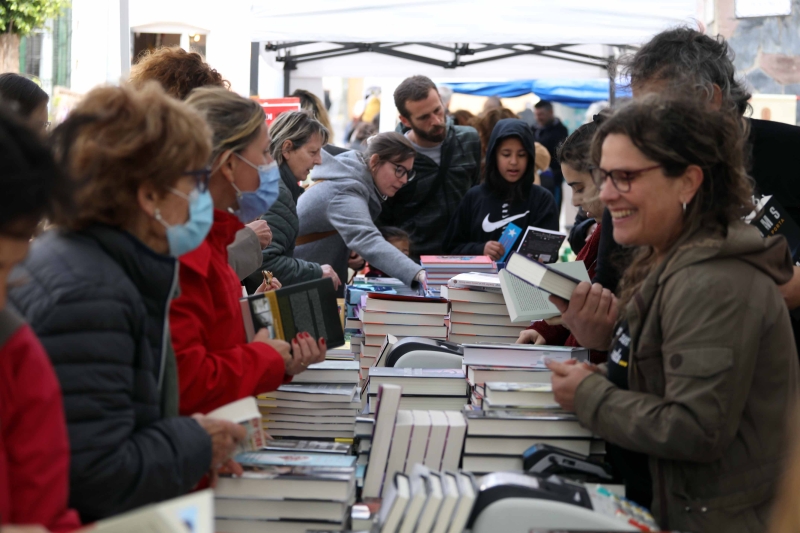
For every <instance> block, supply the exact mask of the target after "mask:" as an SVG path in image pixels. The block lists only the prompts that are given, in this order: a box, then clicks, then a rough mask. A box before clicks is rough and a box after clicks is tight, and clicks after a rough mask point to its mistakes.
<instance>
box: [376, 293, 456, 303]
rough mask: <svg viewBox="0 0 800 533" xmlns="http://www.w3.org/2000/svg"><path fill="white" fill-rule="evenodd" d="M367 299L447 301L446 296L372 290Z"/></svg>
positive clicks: (423, 301)
mask: <svg viewBox="0 0 800 533" xmlns="http://www.w3.org/2000/svg"><path fill="white" fill-rule="evenodd" d="M367 300H388V301H392V302H417V303H444V304H446V303H447V300H445V299H444V298H438V297H433V296H405V295H401V294H384V293H377V292H371V293H369V294H367Z"/></svg>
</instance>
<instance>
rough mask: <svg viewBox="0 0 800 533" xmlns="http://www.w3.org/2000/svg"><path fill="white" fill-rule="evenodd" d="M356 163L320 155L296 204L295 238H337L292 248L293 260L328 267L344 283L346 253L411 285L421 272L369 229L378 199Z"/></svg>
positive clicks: (353, 156) (355, 158) (349, 156)
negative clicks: (297, 227)
mask: <svg viewBox="0 0 800 533" xmlns="http://www.w3.org/2000/svg"><path fill="white" fill-rule="evenodd" d="M362 157H363V156H362V155H361V154H360V153H359V152H356V151H349V152H343V153H341V154H339V155H337V156H335V157H334V156H332V155H330V154H329V153H327V152H326V151H324V150H323V151H322V164H321V165H319V166H317V167H316V168H314V170H313V171H312V173H311V178H312V179H313V180H314V181H316V183H315V184H314V185H313V186H312V187H309V188H308V190H306V192H304V193H303V194H302V195H301V196H300V198H299V199H298V201H297V217H298V218H299V219H300V233H299V235H308V234H310V233H321V232H326V231H331V230H336V232H337V234H336V235H331V236H330V237H326V238H324V239H320V240H318V241H315V242H311V243H308V244H304V245H302V246H298V247H297V248H295V252H294V255H295V257H297V258H300V259H304V260H306V261H312V262H315V263H322V264H329V265H331V266H332V267H333V269H334V270H335V271H336V274H337V275H338V276H339V278H340V279H341V280H342V281H343V282H345V281H346V279H347V259H348V256H349V250H353V251H355V252H357V253H358V254H359V255H360V256H361V257H363V258H364V259H366V260H367V261H368V262H369V264H370V265H371V266H374V267H375V268H377V269H379V270H382V271H383V272H385V273H386V274H387V275H389V276H392V277H395V278H397V279H399V280H401V281H402V282H403V283H406V284H407V285H411V283H412V281H413V279H414V276H416V275H417V272H419V271H420V270H421V269H422V268H421V267H420V266H419V265H418V264H416V263H415V262H414V261H412V260H411V259H409V258H408V257H406V256H405V254H403V253H402V252H401V251H400V250H398V249H397V248H395V247H394V246H393V245H392V244H390V243H389V242H387V241H386V240H385V239H384V238H383V236H382V235H381V233H380V231H378V228H377V227H376V226H375V222H374V221H375V219H377V218H378V215H380V213H381V208H382V205H383V201H384V197H383V196H381V194H380V193H379V192H378V189H377V188H376V187H375V182H374V181H373V179H372V174H371V173H370V171H369V168H368V167H367V164H366V161H364V160H363V158H362Z"/></svg>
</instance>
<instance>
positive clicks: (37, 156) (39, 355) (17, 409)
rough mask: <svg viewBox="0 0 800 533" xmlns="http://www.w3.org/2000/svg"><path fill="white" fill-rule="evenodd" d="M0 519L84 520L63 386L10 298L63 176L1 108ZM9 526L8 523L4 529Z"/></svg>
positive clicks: (66, 526) (59, 523) (60, 524)
mask: <svg viewBox="0 0 800 533" xmlns="http://www.w3.org/2000/svg"><path fill="white" fill-rule="evenodd" d="M0 154H2V155H0V166H2V168H3V172H2V173H0V190H2V191H3V194H2V195H0V526H2V525H5V524H20V525H22V524H29V525H34V524H36V525H39V526H42V527H45V528H47V529H50V530H52V531H56V532H60V531H71V530H73V529H77V528H78V527H79V526H80V521H79V519H78V515H77V513H75V511H72V510H70V509H69V508H68V507H67V496H68V491H69V457H70V455H69V442H68V440H67V427H66V422H65V420H64V408H63V406H62V403H61V388H60V387H59V384H58V379H57V378H56V375H55V372H54V371H53V367H52V366H51V365H50V360H49V359H48V357H47V354H46V353H45V351H44V348H42V345H41V344H40V343H39V341H38V339H37V338H36V335H34V333H33V331H32V330H31V328H30V327H28V325H27V324H25V322H23V320H22V319H21V318H20V317H19V316H18V315H17V314H16V313H15V312H14V311H12V310H11V309H10V307H8V306H7V305H6V300H7V285H8V276H9V273H10V272H11V269H12V268H13V267H14V265H16V264H17V263H19V262H21V261H22V260H23V259H24V258H25V256H26V255H27V253H28V247H29V244H30V238H31V236H32V235H33V232H34V230H35V229H36V225H37V223H38V222H39V220H40V219H41V218H42V216H44V215H47V214H49V213H48V212H49V211H50V207H51V205H52V204H53V202H54V199H55V198H57V197H60V196H65V194H64V193H63V192H61V191H63V186H64V181H63V178H62V177H61V174H60V173H59V172H58V168H57V167H56V164H55V162H54V161H53V158H52V156H51V155H50V153H49V152H48V150H47V149H46V148H45V147H44V146H42V145H41V144H40V143H39V141H38V140H37V138H36V136H35V135H34V133H33V132H31V131H29V130H28V129H27V128H25V127H23V126H21V125H20V124H17V123H16V122H15V121H14V120H12V119H10V118H9V117H8V116H6V115H5V114H4V113H0ZM2 529H3V531H5V528H2Z"/></svg>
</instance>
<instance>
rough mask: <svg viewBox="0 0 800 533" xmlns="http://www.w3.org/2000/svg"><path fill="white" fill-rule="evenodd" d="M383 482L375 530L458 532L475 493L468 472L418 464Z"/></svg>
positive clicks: (473, 484) (463, 523) (466, 516)
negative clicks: (436, 468)
mask: <svg viewBox="0 0 800 533" xmlns="http://www.w3.org/2000/svg"><path fill="white" fill-rule="evenodd" d="M386 485H387V487H388V488H387V490H386V494H385V496H384V499H383V503H382V504H381V508H380V512H379V514H378V519H377V524H376V529H375V531H378V532H380V533H414V532H419V531H425V532H431V533H461V532H462V531H464V528H465V527H466V525H467V522H468V520H469V517H470V514H471V513H472V509H473V507H474V505H475V501H476V499H477V494H478V485H477V483H476V482H475V478H474V477H473V476H471V475H470V474H468V473H463V472H456V471H436V470H434V469H429V468H426V467H424V466H422V465H416V466H415V467H414V468H413V469H412V470H411V472H410V473H408V474H404V473H397V474H395V475H394V476H392V478H390V479H388V480H387V482H386Z"/></svg>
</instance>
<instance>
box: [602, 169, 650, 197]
mask: <svg viewBox="0 0 800 533" xmlns="http://www.w3.org/2000/svg"><path fill="white" fill-rule="evenodd" d="M657 168H661V165H654V166H652V167H647V168H640V169H638V170H604V169H602V168H600V167H592V168H590V169H589V171H590V172H591V173H592V180H593V181H594V184H595V185H596V186H597V188H598V189H601V188H602V187H603V184H604V183H605V182H606V178H611V183H613V184H614V188H615V189H617V190H618V191H619V192H623V193H624V192H630V191H631V182H632V181H633V180H635V179H636V178H637V177H639V175H641V174H642V173H643V172H647V171H648V170H655V169H657Z"/></svg>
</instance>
